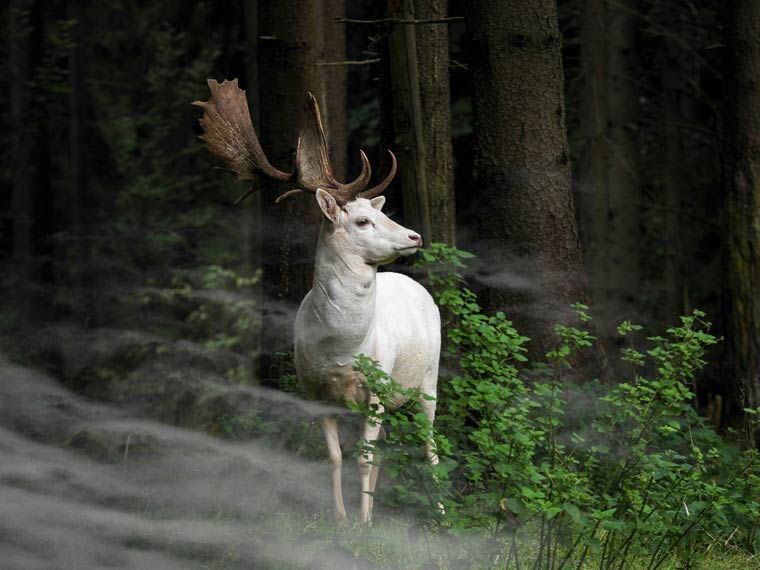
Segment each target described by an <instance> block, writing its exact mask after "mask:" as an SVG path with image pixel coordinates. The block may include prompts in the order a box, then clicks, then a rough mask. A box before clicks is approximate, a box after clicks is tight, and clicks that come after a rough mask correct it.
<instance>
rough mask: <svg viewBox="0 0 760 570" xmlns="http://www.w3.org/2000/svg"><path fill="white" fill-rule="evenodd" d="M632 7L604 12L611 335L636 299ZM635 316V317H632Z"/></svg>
mask: <svg viewBox="0 0 760 570" xmlns="http://www.w3.org/2000/svg"><path fill="white" fill-rule="evenodd" d="M632 10H633V6H632V5H628V6H620V5H616V4H612V5H610V7H609V10H608V26H607V33H608V38H609V50H608V53H609V63H608V69H609V82H608V88H609V94H608V99H607V100H608V104H609V117H608V118H609V123H608V124H609V132H608V137H609V141H610V143H609V144H610V148H611V149H612V153H611V160H610V169H609V181H608V188H609V214H608V215H609V220H610V228H609V238H610V239H609V243H608V248H609V253H608V263H609V273H608V277H607V283H608V293H607V294H608V298H609V300H610V307H609V308H610V310H609V311H607V319H606V323H605V324H604V325H603V328H604V330H605V332H604V333H603V334H604V336H611V335H612V331H614V327H615V326H616V325H617V323H619V322H620V321H622V320H625V319H630V318H632V317H634V310H635V307H636V301H637V299H638V295H639V283H640V269H639V266H640V255H639V246H640V243H641V230H640V226H641V215H640V210H641V207H640V204H641V192H640V187H639V176H638V167H639V151H638V148H639V142H638V137H637V133H638V129H637V121H638V108H639V107H638V96H637V94H636V85H635V78H636V73H637V64H636V19H635V15H634V14H632ZM634 318H635V317H634Z"/></svg>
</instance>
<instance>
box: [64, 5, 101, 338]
mask: <svg viewBox="0 0 760 570" xmlns="http://www.w3.org/2000/svg"><path fill="white" fill-rule="evenodd" d="M67 9H68V18H69V19H70V20H73V21H75V22H76V24H75V25H74V27H73V28H72V30H71V37H72V40H73V45H72V46H71V47H70V48H69V85H70V87H71V90H70V92H69V163H70V165H71V171H70V176H71V186H70V194H69V196H70V199H69V200H68V218H69V219H68V220H67V222H68V225H69V233H70V235H71V240H69V241H70V243H71V251H69V252H68V253H69V255H70V256H71V258H70V261H69V263H68V264H67V265H68V268H67V269H68V271H70V272H71V273H70V276H71V286H72V287H73V288H74V295H73V298H74V299H76V305H77V306H76V307H75V310H76V311H78V312H79V313H80V314H81V315H82V321H83V322H86V323H87V324H88V325H89V326H94V325H95V323H96V317H97V315H94V310H93V304H92V295H90V294H89V293H88V291H87V287H88V285H87V280H86V279H85V274H86V271H87V265H88V259H89V251H88V247H87V241H86V239H85V235H84V234H85V232H84V228H83V227H82V224H83V219H84V216H83V209H84V203H85V199H86V197H87V174H86V167H85V155H84V148H85V145H84V140H85V132H84V131H85V112H84V110H85V105H86V101H85V96H86V95H85V82H84V78H85V72H84V57H83V56H84V41H85V40H84V38H85V37H86V34H85V31H84V22H83V21H82V18H83V13H82V4H81V0H69V2H68V6H67Z"/></svg>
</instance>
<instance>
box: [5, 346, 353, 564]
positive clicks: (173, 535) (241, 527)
mask: <svg viewBox="0 0 760 570" xmlns="http://www.w3.org/2000/svg"><path fill="white" fill-rule="evenodd" d="M248 390H249V392H250V395H251V397H255V398H256V400H257V402H258V403H259V405H261V406H268V407H270V408H277V407H279V408H281V409H282V410H283V411H286V413H287V414H288V415H289V417H290V419H291V420H292V421H298V420H300V419H306V418H309V417H310V416H313V415H315V414H318V413H325V412H327V411H331V410H330V409H326V408H323V407H321V406H320V405H318V404H314V403H309V402H301V401H298V400H296V399H295V398H293V397H291V396H289V395H287V394H284V393H281V392H275V391H271V390H266V389H258V390H257V389H248ZM345 471H346V472H347V475H346V478H348V476H349V475H348V470H347V469H346V470H345ZM329 498H330V492H329V475H328V472H327V469H326V464H325V462H323V461H316V460H309V459H305V458H303V457H299V456H298V455H297V454H295V453H293V452H290V451H285V450H282V449H277V448H276V446H272V445H271V443H268V442H265V441H263V440H256V439H254V440H250V441H244V442H229V441H223V440H220V439H217V438H213V437H209V436H206V435H203V434H201V433H199V432H196V431H191V430H187V429H181V428H175V427H170V426H167V425H163V424H161V423H158V422H155V421H150V420H146V419H141V418H139V417H136V416H134V415H131V414H129V413H126V412H124V411H122V410H119V409H117V408H115V407H113V406H108V405H103V404H98V403H93V402H90V401H87V400H85V399H83V398H82V397H79V396H77V395H75V394H73V393H71V392H70V391H68V390H66V389H65V388H63V387H62V386H61V385H60V384H59V383H58V382H57V381H56V380H54V379H53V378H50V377H48V376H46V375H45V374H43V373H40V372H37V371H34V370H31V369H28V368H23V367H20V366H17V365H13V364H10V363H8V362H7V361H6V360H0V560H1V561H2V564H0V567H2V568H4V569H8V570H11V569H14V570H15V569H51V570H52V569H56V570H58V569H66V568H77V569H80V568H81V569H84V568H104V569H105V568H109V569H112V568H123V569H132V568H134V569H146V568H151V569H154V568H155V569H173V568H267V567H269V566H268V564H269V563H272V562H273V561H279V562H281V563H283V564H284V566H276V567H278V568H280V567H293V568H301V567H308V564H309V563H310V559H311V558H312V556H313V553H312V554H311V555H310V554H309V553H308V551H307V550H305V549H299V548H294V545H293V544H291V543H289V542H288V536H287V533H284V536H278V535H277V532H276V529H277V528H278V525H277V523H276V521H275V522H273V519H276V518H277V517H278V516H279V517H287V516H288V515H289V513H293V512H298V513H314V514H317V515H319V514H320V513H323V512H324V510H325V508H326V507H329ZM283 528H284V525H283ZM291 540H292V539H291ZM312 550H313V549H312ZM331 567H336V568H338V567H344V566H341V564H340V563H336V564H334V565H333V566H331ZM345 567H353V566H345Z"/></svg>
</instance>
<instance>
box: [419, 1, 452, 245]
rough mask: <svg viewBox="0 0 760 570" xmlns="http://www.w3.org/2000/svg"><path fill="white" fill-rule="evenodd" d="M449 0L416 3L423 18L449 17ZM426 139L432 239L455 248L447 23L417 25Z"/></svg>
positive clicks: (423, 131)
mask: <svg viewBox="0 0 760 570" xmlns="http://www.w3.org/2000/svg"><path fill="white" fill-rule="evenodd" d="M447 4H448V1H447V0H415V1H414V11H415V15H416V17H417V18H419V19H423V20H426V19H435V18H445V17H446V12H447ZM414 28H415V30H416V32H417V34H416V42H417V58H418V60H419V61H421V62H423V64H422V65H420V66H418V72H419V88H420V104H421V105H420V107H421V110H422V137H423V142H424V147H425V172H426V174H427V196H428V210H429V212H430V239H431V240H432V241H434V242H444V243H448V244H450V245H455V242H456V227H455V221H456V220H455V217H456V216H455V212H456V207H455V202H454V167H453V162H454V159H453V151H452V146H451V107H450V104H449V33H448V28H447V25H446V24H433V25H422V26H414Z"/></svg>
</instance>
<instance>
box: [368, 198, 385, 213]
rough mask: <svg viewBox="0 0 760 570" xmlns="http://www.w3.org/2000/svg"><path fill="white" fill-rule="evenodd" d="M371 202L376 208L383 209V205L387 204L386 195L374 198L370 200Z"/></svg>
mask: <svg viewBox="0 0 760 570" xmlns="http://www.w3.org/2000/svg"><path fill="white" fill-rule="evenodd" d="M369 203H370V204H372V207H373V208H374V209H375V210H382V209H383V205H384V204H385V196H378V197H377V198H372V199H371V200H370V201H369Z"/></svg>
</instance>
